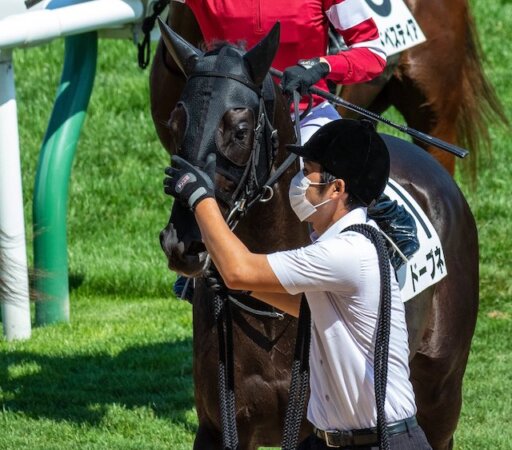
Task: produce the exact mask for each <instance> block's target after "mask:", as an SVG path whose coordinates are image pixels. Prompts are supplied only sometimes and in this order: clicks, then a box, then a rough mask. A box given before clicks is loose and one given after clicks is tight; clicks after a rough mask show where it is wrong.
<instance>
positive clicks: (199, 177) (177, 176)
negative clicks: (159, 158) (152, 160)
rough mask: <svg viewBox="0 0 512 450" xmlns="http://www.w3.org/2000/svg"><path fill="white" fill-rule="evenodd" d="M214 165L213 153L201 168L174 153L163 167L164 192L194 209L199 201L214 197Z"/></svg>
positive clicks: (214, 157)
mask: <svg viewBox="0 0 512 450" xmlns="http://www.w3.org/2000/svg"><path fill="white" fill-rule="evenodd" d="M215 167H216V155H215V153H210V154H209V155H208V157H207V158H206V163H205V164H204V167H203V168H202V169H200V168H199V167H197V166H194V165H192V164H190V163H189V162H188V161H185V160H184V159H183V158H180V157H179V156H176V155H175V156H173V157H172V166H169V167H167V168H166V169H165V174H166V175H167V176H166V177H165V178H164V192H165V193H166V194H167V195H172V196H173V197H174V198H175V199H176V200H178V201H180V202H181V203H183V204H185V205H188V207H189V208H190V209H191V210H192V211H194V209H195V207H196V206H197V205H198V203H199V202H200V201H202V200H204V199H205V198H215V185H214V183H213V179H214V178H215Z"/></svg>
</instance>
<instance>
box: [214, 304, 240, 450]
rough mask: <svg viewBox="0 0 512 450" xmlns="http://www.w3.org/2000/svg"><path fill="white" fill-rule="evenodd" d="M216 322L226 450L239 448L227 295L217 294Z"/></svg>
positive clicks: (221, 411)
mask: <svg viewBox="0 0 512 450" xmlns="http://www.w3.org/2000/svg"><path fill="white" fill-rule="evenodd" d="M214 313H215V322H216V324H217V334H218V336H217V337H218V341H219V366H218V385H219V406H220V419H221V424H222V445H223V448H224V450H237V449H238V430H237V427H236V408H235V377H234V373H235V371H234V358H233V321H232V317H231V304H230V302H229V301H226V297H225V296H223V295H219V294H216V295H215V300H214Z"/></svg>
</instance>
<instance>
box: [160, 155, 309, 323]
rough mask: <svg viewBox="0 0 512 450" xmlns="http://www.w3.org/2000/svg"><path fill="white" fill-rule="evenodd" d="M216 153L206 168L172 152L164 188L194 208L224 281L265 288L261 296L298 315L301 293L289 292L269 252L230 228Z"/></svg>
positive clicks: (233, 286)
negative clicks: (217, 180)
mask: <svg viewBox="0 0 512 450" xmlns="http://www.w3.org/2000/svg"><path fill="white" fill-rule="evenodd" d="M215 159H216V155H215V153H212V154H210V155H208V157H207V158H206V161H205V164H204V167H203V170H201V169H199V168H197V167H195V166H193V165H191V164H190V163H189V162H187V161H185V160H184V159H182V158H180V157H179V156H173V164H174V166H172V167H167V168H166V169H165V173H166V175H167V177H166V178H165V179H164V191H165V193H166V194H169V195H172V196H173V197H174V198H175V201H181V202H183V203H185V204H188V206H189V207H190V208H191V209H192V210H193V211H194V213H195V217H196V221H197V223H198V225H199V228H200V230H201V235H202V238H203V242H204V244H205V246H206V248H207V250H208V252H209V253H210V256H211V258H212V259H213V262H214V263H215V266H216V268H217V270H218V271H219V272H220V275H221V276H222V278H223V280H224V283H225V284H226V286H227V287H229V288H230V289H238V290H246V291H252V292H264V293H265V294H258V295H259V297H257V298H259V299H260V300H263V301H264V302H266V303H268V304H270V305H272V306H275V307H276V308H279V309H281V310H283V311H285V312H288V313H289V314H293V315H295V316H297V315H298V311H299V307H300V301H299V299H300V297H299V296H292V295H290V294H288V293H287V292H286V290H285V289H284V287H283V286H282V285H281V283H280V281H279V279H278V278H277V276H276V275H275V273H274V271H273V270H272V267H270V264H269V262H268V260H267V256H266V255H259V254H255V253H252V252H250V251H249V249H248V248H247V247H246V246H245V245H244V244H243V243H242V242H241V241H240V239H238V238H237V237H236V235H235V234H234V233H233V232H232V231H231V230H230V229H229V227H228V226H227V224H226V222H225V221H224V218H223V217H222V214H221V212H220V210H219V207H218V205H217V202H216V201H215V187H214V184H213V181H212V179H213V177H214V176H215Z"/></svg>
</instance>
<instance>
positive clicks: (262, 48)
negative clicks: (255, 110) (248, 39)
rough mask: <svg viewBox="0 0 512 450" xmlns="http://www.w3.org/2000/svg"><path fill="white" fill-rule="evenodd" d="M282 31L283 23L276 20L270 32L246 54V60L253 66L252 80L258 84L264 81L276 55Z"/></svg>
mask: <svg viewBox="0 0 512 450" xmlns="http://www.w3.org/2000/svg"><path fill="white" fill-rule="evenodd" d="M280 31H281V25H280V23H279V22H276V24H275V25H274V26H273V27H272V29H271V30H270V31H269V33H268V34H267V35H266V36H265V37H264V38H263V39H262V40H261V41H260V42H258V43H257V44H256V45H255V46H254V47H253V48H251V49H250V50H249V51H248V52H247V53H246V54H245V55H244V59H245V61H246V62H247V64H248V65H249V67H250V68H251V75H252V80H253V82H254V84H256V85H258V86H259V85H260V84H261V83H263V80H264V79H265V76H266V75H267V73H268V70H269V69H270V66H271V65H272V61H273V60H274V57H275V56H276V53H277V49H278V47H279V35H280Z"/></svg>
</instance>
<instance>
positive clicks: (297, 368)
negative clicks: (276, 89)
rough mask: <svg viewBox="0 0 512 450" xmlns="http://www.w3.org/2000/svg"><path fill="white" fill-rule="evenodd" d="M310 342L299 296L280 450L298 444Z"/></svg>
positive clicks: (307, 312) (307, 316) (304, 307)
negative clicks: (297, 321) (295, 333)
mask: <svg viewBox="0 0 512 450" xmlns="http://www.w3.org/2000/svg"><path fill="white" fill-rule="evenodd" d="M299 101H300V95H299V93H298V92H297V91H294V92H293V104H294V115H295V123H294V125H295V133H296V136H297V144H298V145H300V144H301V137H300V111H299ZM310 342H311V312H310V310H309V306H308V302H307V300H306V296H305V295H304V294H303V295H302V300H301V302H300V313H299V323H298V325H297V338H296V340H295V352H294V355H293V362H292V369H291V380H290V388H289V391H288V405H287V407H286V415H285V418H284V427H283V442H282V445H281V447H282V449H283V450H295V449H296V448H297V445H298V443H299V435H300V427H301V425H302V417H303V415H304V409H305V405H306V399H307V395H308V387H309V346H310Z"/></svg>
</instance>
